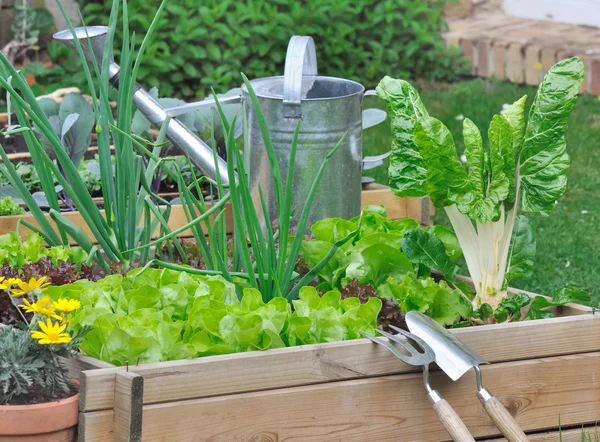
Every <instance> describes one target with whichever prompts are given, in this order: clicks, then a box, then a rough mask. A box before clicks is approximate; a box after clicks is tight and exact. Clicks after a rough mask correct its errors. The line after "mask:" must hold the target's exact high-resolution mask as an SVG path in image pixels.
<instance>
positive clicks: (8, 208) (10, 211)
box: [0, 196, 25, 216]
mask: <svg viewBox="0 0 600 442" xmlns="http://www.w3.org/2000/svg"><path fill="white" fill-rule="evenodd" d="M24 214H25V209H23V208H22V207H21V206H20V205H19V204H17V202H16V201H15V200H14V199H12V197H10V196H7V197H4V198H2V199H0V216H6V215H24Z"/></svg>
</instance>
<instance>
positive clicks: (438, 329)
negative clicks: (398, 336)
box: [406, 311, 529, 442]
mask: <svg viewBox="0 0 600 442" xmlns="http://www.w3.org/2000/svg"><path fill="white" fill-rule="evenodd" d="M406 324H407V325H408V328H409V330H410V331H411V333H413V334H414V335H417V336H418V337H419V338H421V339H423V340H424V341H425V342H426V343H427V344H428V345H429V346H430V347H431V348H432V349H433V351H434V352H435V363H436V364H437V365H438V366H439V367H440V368H441V369H442V370H443V371H444V372H445V373H446V374H447V375H448V376H449V377H450V379H452V380H453V381H456V380H457V379H459V378H460V377H461V376H462V375H463V374H465V373H466V372H467V371H469V370H470V369H471V368H474V369H475V374H476V378H477V397H478V398H479V400H480V401H481V403H482V404H483V406H484V408H485V411H486V412H487V414H488V415H489V416H490V418H491V419H492V420H493V421H494V424H496V426H497V427H498V429H499V430H500V431H501V432H502V434H503V435H504V437H505V438H506V439H507V440H508V441H509V442H528V440H529V439H527V436H525V433H523V430H521V428H520V427H519V424H517V422H516V421H515V419H514V418H513V417H512V415H511V414H510V413H509V412H508V410H506V408H504V405H502V403H501V402H500V401H499V400H498V399H497V398H496V397H494V395H492V394H491V393H490V392H489V391H488V390H486V389H485V388H483V385H482V381H481V370H480V369H479V365H480V364H487V363H488V362H487V361H486V360H485V359H483V358H482V357H481V356H479V355H478V354H477V353H475V352H474V351H472V350H471V349H470V348H468V347H467V346H466V345H465V344H463V343H462V342H461V341H459V340H458V339H457V338H456V337H455V336H454V335H452V334H451V333H450V332H449V331H448V330H446V329H445V328H444V327H442V326H441V325H439V324H438V323H437V322H435V321H434V320H433V319H431V318H429V317H428V316H425V315H424V314H423V313H421V312H418V311H412V312H408V313H407V314H406Z"/></svg>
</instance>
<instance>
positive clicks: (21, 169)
mask: <svg viewBox="0 0 600 442" xmlns="http://www.w3.org/2000/svg"><path fill="white" fill-rule="evenodd" d="M15 173H16V174H17V176H18V177H19V180H20V181H21V182H22V183H23V184H24V185H25V187H26V188H27V190H29V191H30V192H32V193H33V192H37V191H39V190H41V185H40V177H39V176H38V174H37V171H36V170H35V167H34V166H33V164H31V163H24V162H22V161H21V162H18V163H16V164H15ZM0 185H1V186H10V185H11V182H10V180H9V179H8V173H7V172H6V168H5V167H4V165H2V166H1V167H0Z"/></svg>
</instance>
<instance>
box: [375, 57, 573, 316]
mask: <svg viewBox="0 0 600 442" xmlns="http://www.w3.org/2000/svg"><path fill="white" fill-rule="evenodd" d="M582 79H583V64H582V63H581V61H580V60H579V59H578V58H576V57H573V58H570V59H567V60H563V61H560V62H558V63H557V64H556V65H554V66H553V67H552V68H551V69H550V70H549V71H548V73H547V74H546V75H545V77H544V80H543V81H542V83H541V85H540V87H539V89H538V92H537V94H536V98H535V100H534V104H533V105H532V107H531V110H530V112H529V118H528V121H527V124H525V115H524V112H525V110H524V109H525V100H526V98H527V97H526V96H525V97H522V98H521V99H519V100H518V101H516V102H514V103H513V104H512V105H510V106H508V109H506V112H505V116H501V115H495V116H494V117H493V118H492V121H491V123H490V125H489V130H488V141H489V147H488V148H486V147H485V146H484V145H483V137H482V136H481V133H480V132H479V129H478V128H477V126H476V125H475V124H474V123H473V122H472V121H471V120H469V119H465V120H464V125H463V138H464V144H465V147H466V148H465V156H466V159H467V166H468V170H465V166H464V165H463V164H462V162H461V161H460V159H459V158H458V156H457V152H456V145H455V143H454V139H453V136H452V133H451V132H450V130H449V129H448V128H447V127H446V126H445V125H444V124H443V123H442V122H441V121H439V120H437V119H435V118H432V117H430V116H429V115H428V113H427V111H426V110H425V107H424V106H423V104H422V102H421V100H420V98H419V95H418V93H417V92H416V90H415V89H414V88H413V87H412V86H411V85H410V84H408V83H407V82H406V81H404V80H394V79H392V78H390V77H385V78H384V79H383V80H382V81H381V82H380V84H379V86H378V87H377V92H378V95H379V96H380V97H381V98H382V99H384V100H386V101H387V103H388V109H389V112H390V114H391V115H392V127H393V132H394V135H395V141H394V144H393V145H392V150H396V153H397V155H392V157H391V159H390V177H391V179H390V184H391V186H392V188H393V189H394V191H395V193H396V194H398V195H400V196H415V195H419V194H428V195H429V196H430V197H431V200H432V202H433V204H434V205H435V206H436V207H439V208H445V210H446V212H447V214H448V216H449V218H450V221H451V223H452V225H453V227H454V231H455V232H456V234H457V236H458V238H459V241H460V244H461V247H462V249H463V252H464V254H465V259H466V261H467V266H468V268H469V273H470V275H471V277H472V278H473V281H474V283H475V289H476V291H477V297H476V299H475V300H474V305H475V307H480V306H481V304H483V303H489V304H490V305H492V307H494V308H496V307H498V306H499V303H500V302H501V300H502V298H503V297H504V296H506V290H505V287H506V284H507V282H508V281H509V280H510V279H512V278H515V277H522V276H527V275H529V274H530V273H531V268H532V263H533V255H534V253H535V242H534V240H533V232H532V230H531V227H530V225H529V223H528V221H527V220H526V219H525V218H524V217H517V212H518V211H519V210H523V211H525V212H532V213H538V214H542V215H548V214H549V213H550V212H551V211H552V210H553V208H554V205H555V202H556V200H557V199H558V198H559V197H560V196H561V195H562V194H563V193H564V191H565V189H566V180H567V178H566V172H567V169H568V166H569V157H568V155H567V153H566V140H565V128H566V122H567V120H568V117H569V115H570V113H571V110H572V109H573V106H574V104H575V101H576V99H577V96H578V91H579V86H580V84H581V81H582ZM557 91H559V92H557ZM511 266H512V268H509V267H511ZM507 272H508V275H507Z"/></svg>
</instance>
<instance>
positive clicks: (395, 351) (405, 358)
mask: <svg viewBox="0 0 600 442" xmlns="http://www.w3.org/2000/svg"><path fill="white" fill-rule="evenodd" d="M360 334H361V335H362V336H363V337H365V338H367V339H369V340H370V341H372V342H374V343H376V344H379V345H383V346H384V347H385V348H387V349H388V350H389V351H391V352H392V353H393V354H394V356H396V357H397V358H398V359H400V360H401V361H403V362H406V363H407V364H410V365H415V364H414V362H411V361H412V356H407V355H405V354H404V353H402V352H400V350H398V349H397V348H396V347H394V345H392V344H390V343H389V342H386V341H384V340H383V339H379V338H376V337H375V336H371V335H368V334H366V333H362V332H361V333H360ZM416 365H420V364H416Z"/></svg>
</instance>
